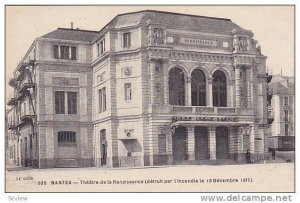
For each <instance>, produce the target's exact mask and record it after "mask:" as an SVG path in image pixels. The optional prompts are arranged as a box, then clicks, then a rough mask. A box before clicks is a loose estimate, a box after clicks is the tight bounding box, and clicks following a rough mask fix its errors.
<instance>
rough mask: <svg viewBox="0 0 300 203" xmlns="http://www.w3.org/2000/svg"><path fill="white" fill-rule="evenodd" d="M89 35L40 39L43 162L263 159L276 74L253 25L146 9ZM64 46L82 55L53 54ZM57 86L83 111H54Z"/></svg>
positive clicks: (107, 163) (56, 34)
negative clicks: (72, 140)
mask: <svg viewBox="0 0 300 203" xmlns="http://www.w3.org/2000/svg"><path fill="white" fill-rule="evenodd" d="M62 33H64V35H62ZM74 33H80V34H74ZM83 33H86V32H84V31H80V30H72V29H71V30H70V29H69V30H68V29H59V30H57V31H54V32H52V33H49V34H47V35H45V36H43V37H41V38H38V39H37V41H36V42H35V44H34V47H36V50H37V51H35V54H36V56H35V57H36V58H35V61H34V64H35V65H34V67H35V69H34V70H35V72H34V73H35V78H36V82H35V84H36V86H35V91H36V94H37V95H36V115H37V117H36V118H37V120H36V122H34V123H35V125H36V128H35V130H36V132H37V135H38V139H37V140H38V144H37V146H38V148H37V149H36V151H37V152H38V153H36V154H37V160H38V161H37V163H38V164H37V165H38V166H39V167H40V168H44V167H67V166H72V167H85V166H97V167H134V166H152V165H167V164H177V163H179V164H181V163H187V164H188V163H194V162H197V161H202V160H204V161H205V160H207V161H215V160H218V159H226V160H228V159H229V160H235V161H241V162H243V161H244V159H245V155H244V154H245V152H246V151H247V150H249V151H250V153H251V154H252V159H253V160H254V161H255V160H259V159H262V158H264V156H265V153H266V152H267V150H268V146H267V144H268V141H267V137H269V130H268V123H267V121H268V119H267V118H268V117H267V113H268V112H267V78H268V75H267V74H266V72H265V67H266V57H265V56H264V55H262V54H261V53H260V49H258V48H257V41H256V40H254V39H253V33H252V32H251V31H249V30H245V29H243V28H241V27H239V26H238V25H236V24H234V23H233V22H231V21H230V20H229V19H221V18H210V17H202V16H191V15H183V14H175V13H167V12H159V11H140V12H135V13H128V14H122V15H118V16H116V17H115V18H114V19H113V20H112V21H111V22H110V23H109V24H108V25H107V26H105V27H104V28H103V29H102V30H100V31H99V32H97V33H94V32H88V33H89V35H91V33H93V36H92V37H91V36H89V37H90V40H88V41H86V40H85V41H84V40H82V39H83V38H84V37H87V36H82V35H86V34H83ZM60 34H61V35H60ZM68 37H69V38H68ZM80 37H82V38H80ZM85 39H86V38H85ZM57 44H58V45H63V46H70V47H76V50H77V51H76V53H77V56H76V60H75V61H74V60H61V59H53V54H54V53H53V50H54V49H53V46H54V45H57ZM32 50H33V49H32ZM71 50H72V49H70V55H72V53H71ZM54 56H55V54H54ZM54 58H55V57H54ZM57 78H65V80H66V79H68V78H69V79H72V78H73V79H74V78H78V83H76V84H75V85H74V86H72V85H70V84H73V83H71V82H69V83H68V82H66V83H62V84H65V85H57V84H58V83H55V82H54V81H56V82H57V81H58V79H57ZM55 84H56V85H55ZM66 84H67V85H66ZM55 91H64V92H68V91H72V92H77V95H78V98H80V99H78V101H77V112H78V113H77V114H75V115H73V114H72V115H67V113H65V115H61V114H56V113H55V107H54V106H55V105H56V100H54V97H55V96H54V93H55ZM66 97H67V96H66ZM65 106H68V103H67V101H66V105H65ZM62 131H67V132H70V131H72V132H75V134H76V147H74V146H73V147H70V146H67V147H62V146H59V145H58V143H57V142H58V140H57V136H58V134H59V132H62ZM74 160H75V162H74ZM72 161H73V162H72Z"/></svg>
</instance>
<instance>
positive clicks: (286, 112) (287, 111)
mask: <svg viewBox="0 0 300 203" xmlns="http://www.w3.org/2000/svg"><path fill="white" fill-rule="evenodd" d="M284 122H289V110H284Z"/></svg>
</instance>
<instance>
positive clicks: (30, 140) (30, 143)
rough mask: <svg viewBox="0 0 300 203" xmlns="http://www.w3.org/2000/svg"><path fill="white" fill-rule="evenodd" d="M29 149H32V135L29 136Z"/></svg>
mask: <svg viewBox="0 0 300 203" xmlns="http://www.w3.org/2000/svg"><path fill="white" fill-rule="evenodd" d="M29 147H30V149H32V134H30V135H29Z"/></svg>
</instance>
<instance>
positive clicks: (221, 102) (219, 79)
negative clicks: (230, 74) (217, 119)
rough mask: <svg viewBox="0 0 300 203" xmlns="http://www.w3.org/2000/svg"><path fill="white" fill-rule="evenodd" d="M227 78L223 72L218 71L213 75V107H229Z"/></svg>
mask: <svg viewBox="0 0 300 203" xmlns="http://www.w3.org/2000/svg"><path fill="white" fill-rule="evenodd" d="M226 89H227V86H226V76H225V74H224V73H223V72H222V71H219V70H217V71H216V72H214V74H213V105H214V106H220V107H225V106H227V90H226Z"/></svg>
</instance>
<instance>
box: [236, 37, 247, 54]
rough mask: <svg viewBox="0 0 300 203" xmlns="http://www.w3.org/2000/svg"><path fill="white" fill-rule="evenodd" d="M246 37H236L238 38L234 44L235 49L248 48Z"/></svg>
mask: <svg viewBox="0 0 300 203" xmlns="http://www.w3.org/2000/svg"><path fill="white" fill-rule="evenodd" d="M248 46H249V45H248V39H247V37H238V40H237V42H236V44H235V46H234V47H235V49H236V51H247V50H248Z"/></svg>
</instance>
